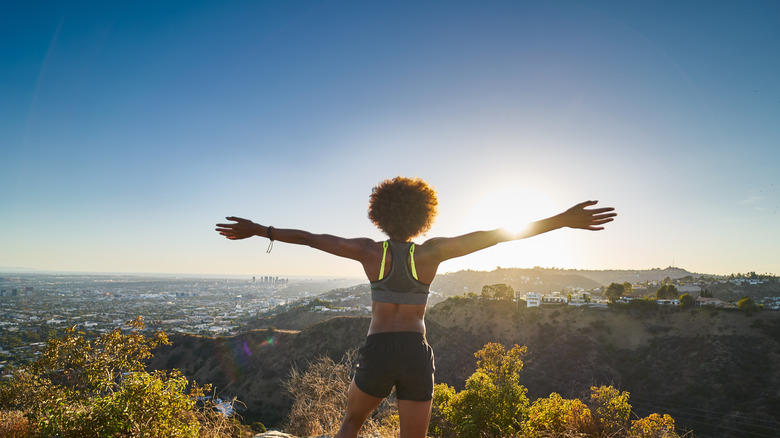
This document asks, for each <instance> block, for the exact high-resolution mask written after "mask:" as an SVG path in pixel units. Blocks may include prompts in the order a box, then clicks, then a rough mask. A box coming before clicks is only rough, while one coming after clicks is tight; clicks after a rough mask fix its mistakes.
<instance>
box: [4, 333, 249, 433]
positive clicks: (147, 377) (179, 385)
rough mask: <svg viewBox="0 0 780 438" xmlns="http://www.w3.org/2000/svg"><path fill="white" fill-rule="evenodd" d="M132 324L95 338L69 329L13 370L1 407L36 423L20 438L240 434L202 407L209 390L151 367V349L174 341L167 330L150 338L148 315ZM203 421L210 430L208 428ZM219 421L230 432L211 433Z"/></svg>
mask: <svg viewBox="0 0 780 438" xmlns="http://www.w3.org/2000/svg"><path fill="white" fill-rule="evenodd" d="M127 326H128V328H129V330H128V331H126V332H125V331H123V330H121V329H115V330H113V331H112V332H110V333H106V334H104V335H101V336H99V337H97V338H94V339H91V340H88V339H87V338H86V336H85V334H84V333H83V332H76V331H75V330H70V331H69V332H68V333H67V335H66V336H65V337H64V338H62V339H59V340H57V339H55V340H51V341H49V344H48V346H47V348H46V350H45V351H44V352H43V354H42V355H41V357H39V358H38V359H37V360H36V361H35V362H33V363H31V364H29V365H27V366H24V367H21V368H18V369H16V370H14V371H13V374H12V378H11V379H10V380H9V381H6V382H3V383H2V385H1V386H0V409H2V411H3V414H4V415H7V413H8V412H12V411H21V412H23V413H24V415H25V417H26V418H27V419H28V420H29V424H27V425H26V426H25V427H27V428H28V431H27V434H26V435H18V436H40V437H53V436H56V437H63V438H67V437H84V436H89V437H118V436H121V437H161V436H165V437H197V436H199V434H200V436H234V435H235V434H236V433H237V428H236V427H235V425H234V423H233V426H230V427H223V426H225V425H227V424H228V423H231V421H229V420H227V419H225V417H224V416H222V415H221V414H219V415H216V414H215V413H214V412H213V411H212V410H211V409H212V406H205V407H203V408H202V409H198V408H197V407H196V405H195V403H196V400H197V398H198V397H201V396H203V394H204V390H206V389H208V387H200V386H198V385H197V384H195V383H193V382H189V381H188V380H187V378H186V377H184V376H182V375H181V373H180V372H179V371H178V370H173V371H170V372H167V371H155V372H152V373H149V372H147V371H145V370H144V361H145V360H146V359H148V358H149V357H151V355H152V353H151V351H152V350H153V349H154V348H156V347H157V346H159V345H161V344H168V338H167V337H166V335H165V334H164V333H162V332H156V333H154V334H152V335H151V336H146V335H145V334H144V333H143V328H144V323H143V320H142V319H141V318H137V319H135V320H133V321H129V322H128V323H127ZM17 423H18V422H17ZM18 424H21V423H18ZM201 424H208V425H209V427H207V428H206V429H202V428H201ZM212 426H217V427H218V428H221V429H220V430H223V431H224V433H220V434H217V435H215V434H213V433H209V432H210V431H211V430H213V428H212ZM209 428H212V429H209ZM204 432H205V433H204ZM11 436H13V435H11Z"/></svg>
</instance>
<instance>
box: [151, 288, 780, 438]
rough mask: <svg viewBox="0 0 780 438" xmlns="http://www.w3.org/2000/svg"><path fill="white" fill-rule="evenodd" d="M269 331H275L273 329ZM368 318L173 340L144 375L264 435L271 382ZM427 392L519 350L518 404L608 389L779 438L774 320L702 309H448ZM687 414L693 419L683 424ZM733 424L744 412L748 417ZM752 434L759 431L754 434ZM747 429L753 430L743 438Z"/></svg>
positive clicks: (279, 402) (357, 333) (709, 428)
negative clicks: (218, 395) (484, 352)
mask: <svg viewBox="0 0 780 438" xmlns="http://www.w3.org/2000/svg"><path fill="white" fill-rule="evenodd" d="M277 321H279V320H277ZM369 321H370V318H369V317H343V316H339V317H333V318H331V319H328V320H325V321H323V322H319V323H315V324H312V325H310V326H308V327H306V328H304V329H303V330H300V331H294V330H284V329H283V328H277V329H266V330H253V331H249V332H246V333H241V334H239V335H236V336H232V337H225V338H206V337H198V336H190V335H173V336H171V341H172V343H173V345H172V346H170V347H163V348H161V349H159V350H158V351H157V352H156V353H155V357H154V359H153V361H152V363H151V364H150V366H151V367H152V368H154V369H160V368H179V369H180V370H182V372H184V373H185V375H187V376H188V377H190V378H194V379H195V380H196V381H198V382H209V383H213V384H214V385H215V386H216V387H217V390H218V391H221V392H222V393H223V394H225V395H229V396H235V397H237V398H238V399H239V400H241V401H242V402H244V403H245V404H246V408H245V410H243V411H242V412H241V414H242V415H243V416H244V417H245V418H246V419H247V420H250V421H262V422H263V423H264V424H266V425H268V426H271V427H276V426H278V425H280V424H281V422H282V420H283V419H284V416H285V414H286V412H287V410H288V409H289V408H290V406H291V403H292V400H291V398H289V397H288V396H287V395H285V394H284V393H283V390H282V388H281V382H282V381H283V380H284V379H286V378H287V376H288V375H289V372H290V370H291V369H292V367H299V368H300V369H306V367H307V366H308V363H310V362H311V361H313V360H315V359H316V358H317V357H319V356H327V357H330V358H331V359H333V360H336V361H338V360H340V359H341V357H342V356H343V355H344V354H345V353H346V352H347V351H349V350H352V349H355V348H357V347H359V346H360V345H362V343H363V340H364V337H365V334H366V332H367V329H368V323H369ZM426 324H427V326H428V334H427V336H428V340H429V342H430V343H431V345H432V346H433V348H434V350H435V352H436V381H437V382H445V383H448V384H449V385H451V386H454V387H455V388H462V387H463V384H464V382H465V379H466V378H467V377H468V376H469V375H470V374H471V373H473V372H474V369H475V360H474V356H473V354H474V352H476V351H477V350H479V349H480V348H482V346H483V345H484V344H485V343H487V342H500V343H502V344H504V345H512V344H520V345H526V346H528V354H527V355H526V357H525V358H524V362H525V369H524V371H523V372H522V373H521V383H522V384H523V385H525V386H526V387H527V388H528V391H529V397H530V398H532V399H533V398H537V397H546V396H548V395H549V394H550V393H551V392H557V393H559V394H561V395H562V396H564V397H571V398H576V397H580V396H582V395H583V394H585V393H586V392H587V390H588V389H589V387H590V386H592V385H597V384H612V385H615V386H616V387H619V388H621V389H622V390H627V391H629V392H631V394H632V400H633V401H634V406H635V409H636V410H637V412H638V413H639V414H640V415H647V414H649V413H652V412H664V413H669V414H670V415H672V416H673V417H674V418H675V419H676V420H677V423H678V425H679V426H680V427H683V428H688V429H693V430H694V431H696V436H703V437H706V436H713V437H714V436H727V434H722V433H721V434H719V433H718V431H720V432H722V431H723V430H730V429H734V428H735V427H736V426H735V425H739V427H743V428H744V427H747V426H750V425H749V424H747V423H746V422H748V420H749V419H756V420H760V422H759V423H757V424H758V426H756V427H759V426H761V425H762V424H770V425H776V426H774V427H775V429H772V430H780V418H778V412H780V409H778V408H780V396H778V394H776V391H774V390H773V389H774V388H778V387H780V370H779V369H776V367H773V366H772V364H774V363H777V362H778V360H779V359H780V353H779V352H780V312H768V311H767V312H759V313H756V314H754V315H752V316H747V315H745V314H744V313H742V312H738V311H718V310H714V309H674V308H658V309H654V310H648V309H641V308H636V309H632V308H628V307H627V308H623V309H600V310H599V309H584V308H579V309H574V308H567V307H563V308H534V309H528V308H525V307H517V306H516V305H507V303H506V302H499V301H491V300H482V299H469V298H463V297H461V298H454V299H449V300H447V301H444V302H442V303H440V304H438V305H435V306H433V308H431V309H430V310H429V312H428V315H427V317H426ZM694 412H696V413H698V414H697V415H693V413H694ZM745 412H750V414H749V415H747V414H745ZM762 422H763V423H762ZM750 427H753V426H750Z"/></svg>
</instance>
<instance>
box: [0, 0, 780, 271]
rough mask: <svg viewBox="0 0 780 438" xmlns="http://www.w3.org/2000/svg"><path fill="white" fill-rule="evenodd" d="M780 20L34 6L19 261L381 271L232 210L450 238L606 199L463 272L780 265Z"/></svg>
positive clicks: (331, 6) (20, 156) (18, 187)
mask: <svg viewBox="0 0 780 438" xmlns="http://www.w3.org/2000/svg"><path fill="white" fill-rule="evenodd" d="M777 17H780V3H778V2H774V1H754V2H725V1H714V2H706V3H698V2H685V3H680V2H672V1H661V2H638V3H637V2H621V1H604V2H576V1H560V2H537V1H508V0H497V1H494V2H489V3H486V2H474V1H458V0H456V1H448V2H383V1H379V2H360V1H357V0H341V1H309V0H303V1H298V2H252V1H238V2H230V3H227V4H224V3H214V2H206V1H202V0H195V1H186V2H185V1H171V2H164V3H160V2H150V1H138V2H131V3H126V4H125V3H123V4H118V3H113V2H108V3H107V2H96V1H74V2H62V3H58V2H54V3H47V4H46V5H45V7H43V6H41V5H40V4H36V3H26V2H12V3H11V4H7V5H4V6H3V7H2V14H0V41H2V42H0V163H2V166H1V170H0V200H1V202H2V204H0V205H2V207H1V208H0V267H9V268H14V267H18V268H32V269H37V270H40V271H60V272H71V271H75V272H90V273H94V272H114V273H145V274H154V273H161V274H163V273H164V274H187V275H196V276H197V275H239V276H252V275H262V274H265V275H278V276H283V277H306V276H317V277H358V276H361V275H362V268H361V267H360V265H359V264H357V263H355V262H353V261H349V260H340V259H337V258H335V257H332V256H329V255H327V254H321V253H318V252H317V251H314V250H312V249H310V248H306V247H295V246H292V245H285V244H283V243H277V244H276V245H275V246H274V249H273V251H272V252H271V253H270V254H266V252H265V251H266V246H267V241H266V240H264V239H260V238H253V239H249V240H247V241H241V242H231V241H228V240H226V239H224V238H222V237H221V236H219V235H218V234H217V233H216V232H215V231H214V224H216V223H218V222H223V221H224V218H225V216H233V215H235V216H241V217H246V218H249V219H253V220H255V221H256V222H258V223H261V224H263V225H273V226H275V227H278V228H302V229H306V230H308V231H312V232H315V233H329V234H336V235H341V236H345V237H359V236H366V237H370V238H373V239H376V240H382V239H383V238H384V237H383V236H382V235H381V234H380V233H379V232H378V231H377V230H376V229H375V228H374V227H373V226H372V225H371V223H370V222H369V221H368V219H367V217H366V207H367V201H368V196H369V194H370V192H371V187H372V186H373V185H375V184H376V183H378V182H379V181H381V180H383V179H385V178H390V177H393V176H396V175H404V176H418V177H421V178H424V179H426V180H427V181H429V182H430V183H431V184H432V185H433V186H434V187H435V188H436V189H437V191H438V194H439V197H440V199H439V200H440V216H439V218H438V219H437V221H436V223H435V224H434V227H433V228H432V229H431V231H430V232H429V233H428V235H427V236H425V237H422V238H420V239H417V241H423V240H425V238H427V237H435V236H452V235H458V234H462V233H465V232H469V231H472V230H475V229H483V228H492V227H498V226H506V227H520V226H522V225H523V224H524V223H525V222H527V221H531V220H534V219H539V218H543V217H546V216H549V215H552V214H555V213H558V212H559V211H562V210H564V209H566V208H568V207H569V206H571V205H573V204H575V203H578V202H581V201H584V200H587V199H597V200H599V201H600V205H606V206H613V207H615V208H616V209H617V211H618V214H619V216H618V218H617V219H616V221H615V222H614V223H612V224H609V225H608V226H607V229H606V230H604V231H601V232H596V233H590V232H582V231H575V230H559V231H554V232H552V233H549V234H547V235H543V236H538V237H535V238H532V239H529V240H525V241H518V242H511V243H506V244H501V245H499V246H497V247H494V248H490V249H487V250H485V251H483V252H480V253H478V254H473V255H470V256H467V257H463V258H460V259H456V260H451V261H448V262H446V263H445V264H443V265H442V266H441V268H440V272H452V271H458V270H462V269H474V270H492V269H495V268H496V267H497V266H501V267H505V268H508V267H521V268H528V267H533V266H542V267H558V268H573V269H651V268H664V267H667V266H670V265H672V264H674V265H676V266H679V267H682V268H684V269H686V270H688V271H691V272H697V273H707V274H718V275H727V274H730V273H736V272H748V271H756V272H758V273H774V274H778V273H780V251H778V248H780V232H778V225H779V224H780V221H778V216H777V210H778V201H779V200H780V193H779V192H778V185H779V184H778V183H780V177H778V169H780V147H778V146H780V128H779V127H780V79H778V78H780V51H779V50H778V49H777V48H778V47H780V26H778V25H777Z"/></svg>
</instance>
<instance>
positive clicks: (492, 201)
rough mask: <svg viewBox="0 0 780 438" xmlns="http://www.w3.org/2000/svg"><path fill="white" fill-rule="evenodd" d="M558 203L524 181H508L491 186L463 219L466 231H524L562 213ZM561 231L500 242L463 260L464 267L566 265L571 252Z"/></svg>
mask: <svg viewBox="0 0 780 438" xmlns="http://www.w3.org/2000/svg"><path fill="white" fill-rule="evenodd" d="M559 210H560V208H559V206H557V205H556V203H555V202H553V200H552V199H551V198H550V197H549V196H548V195H547V194H545V193H544V192H542V191H539V190H536V189H534V188H531V187H527V186H521V185H506V186H501V187H497V188H495V189H494V190H492V191H490V190H488V191H487V192H486V193H485V194H484V196H483V197H482V198H481V199H480V200H479V201H478V202H476V203H475V204H473V206H472V208H471V211H470V213H469V214H468V216H467V217H466V218H465V220H464V224H463V229H464V232H467V231H475V230H491V229H495V228H505V229H507V230H509V231H512V232H520V231H522V230H523V229H524V228H525V227H526V226H527V225H528V224H530V223H531V222H534V221H536V220H539V219H543V218H546V217H549V216H552V215H554V214H557V213H559ZM563 237H564V236H562V235H561V234H560V233H556V232H553V233H548V234H545V235H542V236H536V237H533V238H531V239H528V240H524V241H523V242H522V243H508V244H507V243H504V244H500V245H497V246H496V247H494V248H490V249H488V250H485V251H481V252H480V253H476V254H474V255H473V256H469V257H468V260H463V262H465V263H467V264H468V266H466V267H464V269H494V268H495V267H497V266H502V267H533V266H544V267H565V266H567V265H569V262H570V256H569V253H568V251H567V246H566V240H565V238H563Z"/></svg>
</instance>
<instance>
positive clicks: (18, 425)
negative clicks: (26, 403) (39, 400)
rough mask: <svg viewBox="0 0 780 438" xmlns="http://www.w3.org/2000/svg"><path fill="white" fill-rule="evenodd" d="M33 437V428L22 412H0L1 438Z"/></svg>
mask: <svg viewBox="0 0 780 438" xmlns="http://www.w3.org/2000/svg"><path fill="white" fill-rule="evenodd" d="M32 435H33V427H32V426H31V425H30V422H29V420H28V419H27V417H26V416H25V415H24V412H22V411H0V437H3V438H24V437H28V436H32Z"/></svg>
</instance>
